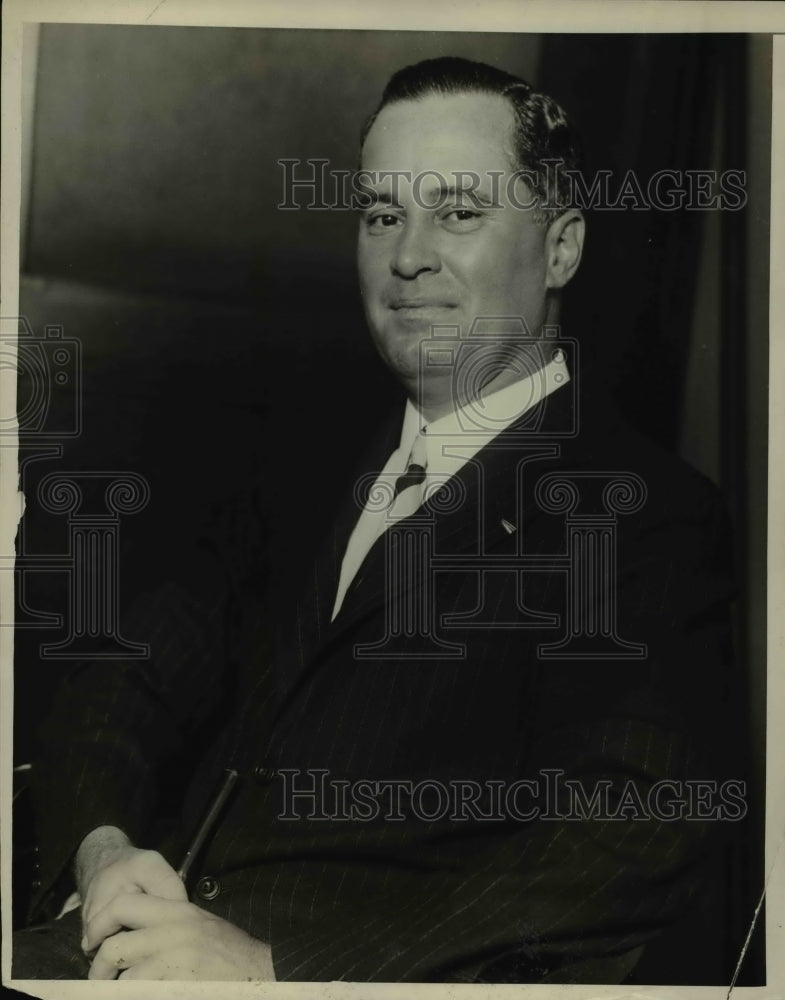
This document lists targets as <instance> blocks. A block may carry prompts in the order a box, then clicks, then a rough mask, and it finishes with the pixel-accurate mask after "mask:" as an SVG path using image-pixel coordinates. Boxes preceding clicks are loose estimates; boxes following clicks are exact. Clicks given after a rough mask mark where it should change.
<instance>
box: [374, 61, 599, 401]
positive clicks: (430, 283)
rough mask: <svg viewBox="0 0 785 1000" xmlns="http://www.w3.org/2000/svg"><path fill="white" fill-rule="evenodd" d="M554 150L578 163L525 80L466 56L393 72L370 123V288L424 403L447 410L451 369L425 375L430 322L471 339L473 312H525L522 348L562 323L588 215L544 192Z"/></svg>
mask: <svg viewBox="0 0 785 1000" xmlns="http://www.w3.org/2000/svg"><path fill="white" fill-rule="evenodd" d="M548 160H550V161H553V160H561V161H562V162H563V169H574V168H575V167H576V166H577V154H576V143H575V140H574V138H573V136H572V133H571V130H570V128H569V126H568V124H567V120H566V116H565V115H564V112H563V111H562V110H561V109H560V108H559V106H558V105H557V104H556V103H555V102H554V101H552V100H551V99H550V98H548V97H546V96H544V95H541V94H537V93H535V92H534V91H533V90H532V88H531V87H529V85H528V84H526V83H524V82H523V81H521V80H518V79H516V78H515V77H512V76H510V75H509V74H507V73H503V72H501V71H499V70H496V69H494V68H493V67H490V66H484V65H483V64H480V63H472V62H468V61H467V60H462V59H436V60H430V61H428V62H425V63H420V64H418V65H416V66H411V67H407V68H406V69H403V70H401V71H400V72H399V73H396V74H395V76H393V77H392V79H391V80H390V82H389V84H388V85H387V88H386V89H385V92H384V95H383V97H382V101H381V103H380V105H379V108H378V109H377V110H376V112H374V114H373V115H372V116H371V118H370V119H369V121H368V122H367V123H366V125H365V128H364V129H363V147H362V161H361V166H362V169H363V171H368V175H366V176H368V177H369V178H370V184H369V187H371V188H372V190H373V191H374V194H375V203H374V204H373V205H371V207H369V208H367V209H365V210H364V211H363V213H362V221H361V224H360V236H359V250H358V253H359V270H360V284H361V291H362V295H363V300H364V303H365V309H366V314H367V317H368V322H369V325H370V328H371V333H372V335H373V338H374V341H375V343H376V345H377V347H378V349H379V351H380V353H381V355H382V357H383V358H384V360H385V361H386V362H387V364H388V365H389V366H390V367H391V368H392V369H393V371H394V372H395V373H396V374H397V375H398V377H399V378H400V379H401V380H402V381H403V382H404V384H405V385H406V387H407V389H408V390H409V391H410V394H411V395H422V394H423V392H424V393H425V395H426V396H428V395H429V394H430V396H432V398H431V399H429V398H425V399H419V402H420V404H421V405H422V406H423V407H424V408H427V407H429V406H430V407H431V408H432V409H442V410H443V409H444V406H443V405H441V402H440V400H442V397H444V396H445V394H446V393H451V389H450V387H449V384H448V382H449V379H450V373H449V372H447V371H444V372H439V371H438V370H434V372H433V373H432V376H431V375H430V374H429V376H428V378H426V379H423V378H422V370H421V366H420V359H421V355H422V352H421V348H420V345H421V343H422V342H423V341H425V340H427V339H429V338H430V337H431V331H432V327H433V326H451V327H458V328H459V329H460V332H461V336H462V337H464V338H465V337H467V336H468V334H469V332H470V331H471V330H473V329H475V323H476V321H478V320H481V321H487V320H488V319H489V318H501V319H503V320H507V321H510V322H511V320H512V318H514V317H518V318H519V319H521V320H523V323H524V324H525V326H526V329H527V330H528V331H529V334H530V335H531V337H530V338H528V345H527V344H519V345H518V347H519V350H518V351H517V353H518V354H524V353H525V352H526V351H527V350H528V349H529V348H530V346H531V341H532V339H535V340H536V338H537V335H538V333H539V330H540V329H541V327H542V325H543V324H544V323H546V322H553V321H555V319H556V316H557V312H556V301H557V300H556V293H557V292H558V290H559V289H560V288H562V287H563V286H564V285H565V284H566V283H567V282H568V281H569V280H570V278H571V277H572V275H573V273H574V272H575V270H576V269H577V266H578V263H579V261H580V255H581V248H582V244H583V228H584V224H583V219H582V217H581V215H580V213H579V212H577V211H575V210H572V209H569V208H566V209H565V208H563V207H558V208H557V207H553V206H551V207H549V205H548V204H547V203H546V204H543V200H544V199H545V198H546V197H547V196H548V195H549V194H550V195H551V198H550V199H549V200H550V201H552V200H553V197H552V196H553V192H548V191H547V189H546V179H547V171H548V169H550V171H551V177H553V176H554V173H555V174H556V176H558V173H559V172H556V171H554V168H553V164H552V163H551V166H550V168H549V167H548V166H547V164H546V162H545V161H548ZM385 174H386V175H385ZM564 195H565V192H564V190H562V192H561V198H562V199H563V198H564ZM489 349H490V348H489ZM513 353H515V351H513ZM496 354H497V355H498V351H497V352H496ZM488 357H489V358H490V354H488ZM481 360H482V359H480V361H481ZM497 367H498V365H497ZM486 368H487V369H488V378H487V381H489V382H493V381H494V379H496V380H497V381H498V378H501V379H502V382H504V380H505V377H506V381H511V378H510V377H509V371H507V372H506V375H505V371H501V370H500V371H498V372H494V371H493V365H492V364H491V365H490V367H489V366H488V365H486ZM418 387H419V392H418ZM499 387H500V385H499Z"/></svg>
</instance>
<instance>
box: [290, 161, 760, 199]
mask: <svg viewBox="0 0 785 1000" xmlns="http://www.w3.org/2000/svg"><path fill="white" fill-rule="evenodd" d="M277 163H278V165H279V167H280V168H281V180H282V195H281V201H280V202H279V203H278V208H279V209H282V210H286V211H297V210H299V209H308V210H311V211H327V210H334V211H336V210H337V211H367V210H368V209H371V208H373V207H375V206H376V205H377V204H378V203H379V202H380V200H383V201H384V203H386V204H390V205H397V204H398V202H399V192H400V190H401V186H402V185H405V187H406V191H407V192H409V193H410V194H411V198H412V200H413V201H414V203H415V204H416V205H417V206H418V207H419V208H424V209H431V210H434V211H438V210H440V209H444V208H447V207H452V208H454V207H460V208H463V209H483V208H485V209H498V208H502V207H511V208H514V209H517V210H520V211H530V210H533V209H539V210H541V211H545V212H554V211H564V210H566V209H568V208H577V209H581V210H592V211H606V212H621V211H661V212H675V211H679V210H680V209H686V210H688V211H715V210H721V211H730V212H737V211H739V210H741V209H743V208H744V206H745V205H746V204H747V191H746V185H747V175H746V173H745V171H744V170H737V169H728V170H723V171H718V170H708V169H702V170H701V169H694V170H682V169H672V168H663V169H661V170H657V171H654V172H653V173H652V174H650V175H648V176H641V175H639V174H638V173H637V172H636V171H634V170H627V171H626V172H625V173H624V174H622V175H621V176H620V175H618V174H615V173H614V172H613V171H612V170H608V169H602V170H597V171H595V172H594V173H593V174H586V173H584V172H583V171H581V170H574V169H571V168H565V167H564V161H563V160H559V159H546V160H542V161H541V163H542V168H543V169H542V170H541V171H534V170H528V169H520V170H513V171H502V170H488V171H486V172H485V173H483V174H480V173H477V172H476V171H472V170H452V171H449V172H448V173H447V174H444V173H443V172H440V171H438V170H423V171H420V172H418V173H413V172H412V171H410V170H383V171H371V170H345V169H339V168H337V167H331V166H330V161H329V160H327V159H321V158H310V159H306V160H302V159H297V158H287V157H283V158H281V159H279V160H278V161H277ZM382 191H383V192H384V194H383V197H382V195H381V192H382Z"/></svg>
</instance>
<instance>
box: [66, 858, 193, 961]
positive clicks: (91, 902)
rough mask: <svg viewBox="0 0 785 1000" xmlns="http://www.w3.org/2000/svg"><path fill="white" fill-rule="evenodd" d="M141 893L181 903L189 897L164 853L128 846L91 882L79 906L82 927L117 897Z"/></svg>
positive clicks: (97, 943)
mask: <svg viewBox="0 0 785 1000" xmlns="http://www.w3.org/2000/svg"><path fill="white" fill-rule="evenodd" d="M140 892H144V893H149V894H150V895H153V896H159V897H160V898H162V899H171V900H181V901H182V902H186V901H187V899H188V894H187V892H186V891H185V886H184V885H183V882H182V879H181V878H180V877H179V876H178V874H177V872H176V871H175V870H174V868H172V866H171V865H170V864H169V862H168V861H167V860H166V858H164V857H163V855H161V854H159V853H158V852H157V851H144V850H140V849H139V848H136V847H129V848H127V849H126V850H125V851H124V853H123V855H122V856H121V857H119V858H117V859H116V860H115V861H114V862H112V863H111V864H109V865H107V866H106V868H103V869H101V870H100V871H99V872H98V873H97V874H96V875H95V877H94V878H93V879H92V881H91V882H90V885H89V887H88V890H87V892H86V894H85V899H84V903H83V905H82V926H83V928H84V929H85V930H86V929H87V926H88V924H89V923H90V922H91V921H92V920H93V919H94V918H95V917H96V916H97V914H98V913H99V912H100V911H101V910H103V909H104V908H105V907H106V906H108V904H109V903H110V902H111V901H112V900H113V899H114V898H115V897H116V896H121V895H127V894H132V893H140ZM91 940H92V939H91ZM101 940H103V939H99V940H92V943H91V944H90V945H89V946H86V947H85V950H90V948H96V947H98V945H99V944H100V943H101Z"/></svg>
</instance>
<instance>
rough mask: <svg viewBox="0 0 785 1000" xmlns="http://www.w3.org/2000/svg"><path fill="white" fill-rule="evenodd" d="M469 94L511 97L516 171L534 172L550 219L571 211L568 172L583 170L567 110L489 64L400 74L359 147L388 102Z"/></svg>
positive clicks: (444, 65)
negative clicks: (513, 115)
mask: <svg viewBox="0 0 785 1000" xmlns="http://www.w3.org/2000/svg"><path fill="white" fill-rule="evenodd" d="M470 93H479V94H498V95H499V96H501V97H506V98H507V100H508V101H509V102H510V106H511V107H512V109H513V112H514V113H515V118H516V127H515V130H514V132H513V136H512V138H513V148H514V152H515V157H516V161H517V162H516V163H515V164H514V166H515V168H516V169H518V170H525V171H528V172H529V173H530V174H531V176H532V180H533V183H532V184H531V186H532V187H533V188H534V194H535V195H536V196H537V197H538V198H539V199H540V200H541V202H542V200H543V199H546V198H547V199H548V203H547V205H546V207H545V208H544V209H543V210H542V214H543V215H545V216H546V217H547V219H548V221H550V220H551V219H553V218H554V217H555V216H557V215H560V214H561V213H562V212H563V211H565V209H567V208H569V207H570V201H571V196H572V185H571V183H570V179H569V176H567V175H566V174H565V171H573V170H578V169H579V166H580V150H579V142H578V137H577V136H576V134H575V132H574V131H573V128H572V125H571V123H570V121H569V119H568V117H567V114H566V112H565V111H564V109H563V108H562V107H561V106H560V105H559V104H557V103H556V101H554V100H553V98H552V97H548V95H547V94H540V93H538V92H537V91H536V90H535V89H534V88H533V87H532V86H531V85H530V84H528V83H526V81H525V80H521V79H520V78H519V77H517V76H513V75H512V74H511V73H505V72H504V70H501V69H496V67H495V66H488V65H487V64H486V63H480V62H473V61H472V60H470V59H460V58H458V57H456V56H442V57H441V58H439V59H426V60H425V61H423V62H419V63H415V64H414V65H413V66H405V67H404V68H403V69H400V70H398V72H397V73H394V74H393V76H392V77H390V80H389V82H388V84H387V86H386V87H385V88H384V93H383V94H382V99H381V101H380V102H379V105H378V107H377V108H376V110H375V111H374V112H373V114H372V115H371V116H370V117H369V118H368V119H367V120H366V121H365V124H364V125H363V127H362V131H361V133H360V145H361V147H362V145H364V144H365V140H366V138H367V136H368V133H369V132H370V130H371V126H372V125H373V123H374V122H375V121H376V118H377V116H378V115H379V112H380V111H381V110H382V108H385V107H386V106H387V105H388V104H394V103H397V102H398V101H410V100H416V99H417V98H418V97H425V96H426V95H429V94H445V95H446V94H470ZM546 160H549V161H554V160H556V161H561V163H560V164H559V167H558V169H556V168H555V167H554V166H551V168H550V177H551V187H552V190H550V191H548V167H547V166H546V164H545V161H546ZM554 181H555V184H554ZM553 187H555V190H553ZM554 202H555V203H556V204H554ZM557 206H558V207H557Z"/></svg>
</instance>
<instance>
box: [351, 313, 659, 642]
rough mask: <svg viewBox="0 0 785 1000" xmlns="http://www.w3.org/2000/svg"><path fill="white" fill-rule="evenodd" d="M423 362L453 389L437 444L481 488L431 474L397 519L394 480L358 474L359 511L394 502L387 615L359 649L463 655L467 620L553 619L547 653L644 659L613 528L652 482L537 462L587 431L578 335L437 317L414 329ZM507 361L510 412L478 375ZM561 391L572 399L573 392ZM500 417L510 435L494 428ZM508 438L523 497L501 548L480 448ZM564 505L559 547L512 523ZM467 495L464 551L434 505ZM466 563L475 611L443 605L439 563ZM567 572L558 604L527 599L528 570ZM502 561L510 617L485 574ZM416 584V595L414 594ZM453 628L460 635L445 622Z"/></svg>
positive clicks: (545, 625)
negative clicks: (454, 547)
mask: <svg viewBox="0 0 785 1000" xmlns="http://www.w3.org/2000/svg"><path fill="white" fill-rule="evenodd" d="M419 351H420V353H419V362H418V363H419V372H420V377H421V378H422V379H423V380H427V379H430V378H432V377H433V372H434V369H435V368H439V369H440V370H441V371H442V372H443V373H444V377H445V378H446V379H447V380H448V382H449V385H450V388H451V392H452V395H453V409H454V412H455V414H456V418H455V421H453V422H452V423H451V424H450V428H449V429H448V430H447V431H444V430H441V429H440V428H439V425H438V421H437V422H435V423H434V424H433V425H432V426H431V427H430V428H429V429H428V432H429V434H430V437H431V441H432V443H433V444H434V446H435V447H437V448H440V449H442V450H445V449H446V451H448V452H450V453H451V454H452V455H453V456H456V455H461V454H463V455H465V456H466V463H465V464H466V465H467V466H469V467H470V472H469V473H468V475H470V476H472V477H474V480H475V486H476V494H477V497H478V501H477V503H476V504H474V505H473V507H471V508H470V507H469V506H468V504H467V489H466V487H465V486H464V484H463V480H462V478H461V476H460V475H455V474H453V473H451V474H448V475H446V476H443V477H441V478H439V477H438V476H431V474H430V472H428V473H427V475H426V481H425V483H424V486H423V497H422V499H423V502H422V505H421V506H420V507H419V509H418V510H417V511H416V512H414V513H413V514H411V515H409V516H408V517H406V518H405V519H403V520H396V519H395V512H394V507H393V499H394V495H395V482H394V479H390V480H385V479H384V477H383V476H379V474H378V473H369V474H367V475H365V476H363V477H361V479H360V480H359V481H358V483H357V484H356V489H355V502H356V504H357V507H358V510H363V509H365V510H375V511H377V512H378V514H379V516H380V517H382V518H383V517H384V516H385V511H387V512H389V516H388V517H387V522H388V523H385V524H384V525H383V530H382V539H381V541H380V544H382V545H383V546H384V559H385V567H384V572H385V601H384V608H385V619H384V623H383V628H382V630H381V631H382V634H381V635H380V636H379V638H378V640H376V641H373V642H370V643H367V642H366V643H363V644H358V645H356V646H355V648H354V655H355V657H356V658H357V659H366V660H374V659H410V660H418V661H422V660H439V659H455V660H460V659H463V658H464V657H465V655H466V647H465V643H463V642H461V641H455V640H456V639H457V631H458V630H465V629H467V628H468V629H478V628H493V629H531V628H537V629H541V630H543V631H549V632H550V633H551V635H552V638H550V639H549V641H547V642H539V643H538V646H537V656H538V658H539V659H541V660H548V659H559V660H583V661H592V660H595V661H596V660H601V661H608V660H619V659H624V660H644V659H645V658H646V656H647V652H648V650H647V646H646V644H645V643H642V642H640V641H638V638H639V637H635V636H627V635H624V634H622V630H621V628H620V626H619V622H618V617H617V599H618V580H617V574H618V559H617V549H618V529H619V521H620V519H621V518H624V517H628V516H630V515H632V514H634V513H635V512H636V511H638V510H639V509H640V508H641V507H642V506H643V505H644V504H645V502H646V498H647V494H648V491H647V487H646V483H645V482H644V481H643V479H642V478H641V477H640V476H639V475H637V474H636V473H634V472H632V471H628V470H624V469H604V468H600V469H593V470H590V471H589V470H586V469H576V470H574V471H570V469H568V468H565V469H563V470H560V471H547V470H548V467H547V466H543V465H542V463H543V462H547V461H549V460H552V459H555V458H558V456H559V455H560V453H561V446H562V442H564V441H565V440H568V439H570V438H573V437H575V436H576V435H577V434H578V433H579V430H580V402H579V400H580V393H579V391H578V384H579V379H580V365H579V358H578V355H579V345H578V343H577V342H576V341H575V340H573V339H570V338H564V337H562V336H561V330H560V328H559V327H558V325H553V326H547V327H544V328H543V329H542V330H541V331H540V334H539V335H538V336H537V337H533V336H532V335H531V334H530V333H529V331H528V330H527V328H526V325H525V323H524V321H523V320H522V319H521V318H520V317H501V316H493V317H491V316H486V317H479V318H477V319H476V320H475V321H474V323H473V324H472V327H471V329H470V330H468V331H466V330H464V329H462V328H461V327H460V325H458V326H432V327H431V329H430V332H429V334H427V335H424V336H422V337H421V339H420V342H419ZM500 366H505V367H506V368H507V369H508V370H514V373H515V375H516V386H517V389H516V394H515V398H514V406H513V410H512V411H511V412H509V411H505V412H504V413H502V414H501V418H500V417H499V414H497V413H495V412H492V411H491V410H490V409H489V408H488V407H487V406H486V405H485V402H484V399H483V395H482V391H481V387H482V385H483V383H484V382H487V379H488V372H489V371H490V370H495V369H498V368H499V367H500ZM555 389H558V390H559V393H560V399H559V407H560V411H561V412H562V413H563V414H566V417H563V418H562V419H561V421H560V423H559V425H558V426H557V427H554V426H551V425H549V424H548V422H547V420H546V417H547V414H548V409H549V407H551V406H552V405H554V404H553V401H554V398H555V396H554V390H555ZM565 394H566V396H567V397H568V399H567V400H566V401H565ZM500 423H505V434H504V438H503V439H501V438H500V437H498V436H497V435H498V432H499V430H500ZM498 448H502V449H510V448H514V450H515V457H516V483H515V488H516V491H517V496H516V497H515V499H514V500H513V501H511V502H510V510H509V511H508V516H509V520H507V519H505V520H504V521H503V522H502V524H501V527H502V529H503V530H504V531H505V532H507V533H508V535H510V536H512V537H511V538H510V540H509V544H507V545H506V546H503V547H501V548H500V547H499V546H498V545H494V544H493V543H492V542H490V543H489V538H488V532H487V523H486V520H485V517H484V512H485V510H486V509H487V506H488V495H487V494H488V487H487V484H486V482H485V478H484V464H483V463H482V462H479V461H477V460H476V455H477V452H478V451H479V450H480V449H483V450H484V453H485V454H486V455H487V454H490V453H493V451H494V449H498ZM531 504H534V505H536V507H538V508H539V510H541V511H542V512H543V513H544V514H547V515H553V516H557V517H561V518H563V523H564V528H565V534H564V537H565V544H564V547H563V548H562V549H561V550H559V551H553V552H543V551H541V550H538V551H536V552H530V551H528V549H527V542H526V538H525V532H521V531H518V530H517V522H518V521H519V520H520V518H521V516H522V511H523V510H524V508H525V507H527V506H530V505H531ZM461 508H465V510H466V511H467V512H468V516H469V517H470V519H472V523H473V525H474V530H475V535H476V537H475V539H474V542H473V544H472V545H470V546H468V547H467V546H464V548H463V550H462V551H460V552H449V551H448V552H445V551H439V550H438V549H437V546H436V544H435V539H436V532H437V530H438V521H439V518H440V517H442V516H444V515H449V514H451V513H453V512H455V511H457V510H459V509H461ZM446 572H449V573H455V572H460V573H465V574H468V575H470V576H472V577H473V578H474V579H476V581H477V587H478V597H477V602H476V606H475V607H474V609H473V610H472V611H471V612H469V613H463V614H456V613H454V612H451V613H449V614H447V615H446V616H445V615H441V614H440V612H439V610H438V602H437V601H436V600H435V595H436V588H437V580H438V576H439V574H440V573H446ZM537 573H544V574H547V575H548V576H550V577H552V576H554V575H559V576H561V577H563V580H564V593H565V596H566V602H565V608H564V613H563V614H550V615H549V614H543V613H542V612H535V611H533V609H531V608H530V607H528V606H527V604H526V600H525V590H526V580H527V578H528V577H529V576H530V575H531V574H537ZM500 574H503V575H505V576H506V577H507V578H508V579H509V586H510V592H511V593H514V594H515V612H514V614H510V615H509V617H508V618H507V619H502V618H500V617H499V615H498V612H497V611H494V612H493V613H492V612H491V610H489V608H488V601H487V600H486V593H487V584H488V581H489V580H490V578H491V576H493V577H494V578H495V579H498V578H499V575H500ZM411 594H417V595H418V596H417V599H416V600H411V599H408V597H407V595H411ZM451 633H452V634H451Z"/></svg>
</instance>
